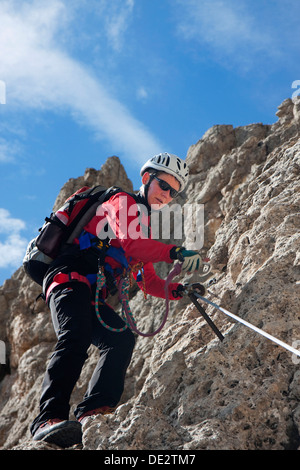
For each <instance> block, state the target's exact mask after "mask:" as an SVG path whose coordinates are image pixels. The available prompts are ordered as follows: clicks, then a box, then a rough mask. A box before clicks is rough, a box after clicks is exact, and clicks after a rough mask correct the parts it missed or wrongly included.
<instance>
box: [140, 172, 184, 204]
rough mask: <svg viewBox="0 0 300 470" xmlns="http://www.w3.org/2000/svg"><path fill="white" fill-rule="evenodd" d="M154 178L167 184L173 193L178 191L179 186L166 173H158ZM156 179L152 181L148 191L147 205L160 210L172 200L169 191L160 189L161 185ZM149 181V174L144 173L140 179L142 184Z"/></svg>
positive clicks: (175, 180) (176, 181)
mask: <svg viewBox="0 0 300 470" xmlns="http://www.w3.org/2000/svg"><path fill="white" fill-rule="evenodd" d="M156 178H158V180H162V181H165V182H166V183H168V184H169V186H171V188H173V189H175V191H179V189H180V184H179V181H178V180H177V179H176V178H175V177H174V176H172V175H169V174H168V173H159V174H158V175H157V176H156ZM156 178H153V179H152V181H151V184H150V186H149V189H148V204H149V205H150V206H151V205H156V207H157V208H158V209H161V208H162V207H164V206H165V205H167V204H169V202H171V201H172V199H173V198H172V196H171V194H170V189H168V190H163V189H162V188H161V187H160V184H161V183H160V182H159V181H158V180H157V179H156ZM149 179H150V173H148V172H146V173H144V174H143V177H142V183H143V184H147V183H148V181H149Z"/></svg>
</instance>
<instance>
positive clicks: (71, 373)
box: [30, 282, 135, 434]
mask: <svg viewBox="0 0 300 470" xmlns="http://www.w3.org/2000/svg"><path fill="white" fill-rule="evenodd" d="M49 307H50V310H51V315H52V321H53V326H54V329H55V332H56V335H57V338H58V341H57V344H56V346H55V350H54V353H53V355H52V357H51V360H50V363H49V365H48V367H47V371H46V374H45V378H44V382H43V386H42V395H41V400H40V414H39V415H38V416H37V418H36V419H35V420H34V421H33V423H32V424H31V428H30V430H31V432H32V434H34V432H35V431H36V429H37V428H38V427H39V426H40V425H41V424H42V423H44V422H45V421H47V420H48V419H51V418H52V419H53V418H60V419H69V410H70V405H69V401H70V396H71V393H72V390H73V388H74V386H75V384H76V382H77V380H78V378H79V376H80V373H81V370H82V367H83V365H84V362H85V360H86V359H87V350H88V348H89V346H90V345H91V344H94V345H95V346H96V347H97V348H98V349H99V351H100V359H99V361H98V364H97V366H96V368H95V370H94V373H93V375H92V377H91V380H90V382H89V384H88V388H87V391H86V393H85V395H84V397H83V400H82V402H81V403H79V404H78V405H77V408H76V410H75V417H76V418H77V419H78V418H79V417H80V416H81V415H82V414H83V413H85V412H86V411H90V410H93V409H95V408H99V407H101V406H110V407H115V406H116V405H117V404H118V402H119V400H120V398H121V395H122V392H123V389H124V379H125V373H126V370H127V367H128V365H129V363H130V360H131V356H132V351H133V348H134V344H135V338H134V335H133V333H132V332H131V330H130V329H128V328H127V329H126V330H125V331H123V332H121V333H118V332H113V331H109V330H108V329H106V328H105V327H104V326H102V325H101V324H100V322H99V320H98V319H97V317H96V313H95V310H94V307H93V306H92V304H91V293H90V289H89V287H88V286H87V285H86V284H83V283H81V282H70V283H66V284H62V285H61V286H59V287H56V288H55V289H54V290H53V292H52V293H51V294H50V298H49ZM100 314H101V317H102V319H103V320H104V322H105V323H107V324H108V325H110V326H112V327H113V328H122V327H123V326H124V322H123V320H122V319H121V318H120V317H119V315H118V314H117V313H116V312H114V310H112V309H111V308H110V307H109V306H108V305H104V306H103V307H102V306H101V307H100Z"/></svg>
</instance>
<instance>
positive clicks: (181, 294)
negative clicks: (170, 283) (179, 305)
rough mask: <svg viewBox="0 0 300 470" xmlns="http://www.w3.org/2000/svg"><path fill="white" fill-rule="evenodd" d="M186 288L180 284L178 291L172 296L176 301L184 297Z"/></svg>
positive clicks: (174, 290)
mask: <svg viewBox="0 0 300 470" xmlns="http://www.w3.org/2000/svg"><path fill="white" fill-rule="evenodd" d="M184 291H185V287H184V286H183V285H182V284H179V285H178V286H177V289H173V290H172V295H173V297H174V298H175V299H178V297H180V298H182V297H183V295H184Z"/></svg>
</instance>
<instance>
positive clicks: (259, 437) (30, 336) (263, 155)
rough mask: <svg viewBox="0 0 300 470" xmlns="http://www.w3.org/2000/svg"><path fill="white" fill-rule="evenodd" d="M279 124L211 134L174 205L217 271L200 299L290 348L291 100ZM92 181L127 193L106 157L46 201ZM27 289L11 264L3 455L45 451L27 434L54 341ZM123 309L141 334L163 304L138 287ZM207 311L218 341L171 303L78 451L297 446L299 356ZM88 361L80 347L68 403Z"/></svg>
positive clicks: (297, 200)
mask: <svg viewBox="0 0 300 470" xmlns="http://www.w3.org/2000/svg"><path fill="white" fill-rule="evenodd" d="M277 116H278V118H279V119H278V121H277V122H276V123H275V124H273V125H263V124H251V125H249V126H244V127H238V128H233V127H232V126H228V125H218V126H214V127H213V128H211V129H209V130H208V131H207V132H206V133H205V135H204V136H203V137H202V139H201V140H200V141H199V142H198V143H196V144H195V145H192V146H191V147H190V149H189V151H188V155H187V162H188V164H189V166H190V169H191V184H190V185H189V188H188V190H187V192H186V194H185V199H183V200H182V204H184V201H186V202H187V201H188V202H189V203H193V204H195V205H197V204H200V203H201V204H204V208H205V212H204V213H205V227H204V246H203V252H205V253H207V254H208V256H209V257H210V259H211V262H212V265H213V267H214V271H215V272H214V278H215V283H214V284H212V285H211V286H210V287H209V293H207V297H208V298H210V299H211V300H213V301H215V302H217V303H218V304H220V305H221V306H223V307H224V308H226V309H228V310H229V311H231V312H233V313H234V314H236V315H238V316H240V317H242V318H244V319H245V320H247V321H248V322H250V323H252V324H253V325H256V326H257V327H259V328H261V329H263V330H264V331H266V332H268V333H270V334H272V335H273V336H275V337H277V338H279V339H281V340H282V341H284V342H286V343H288V344H290V345H292V344H294V346H295V347H296V348H299V349H300V347H299V346H300V334H299V326H300V255H299V247H300V233H299V227H300V140H299V130H300V100H293V101H292V100H286V101H284V102H283V103H282V105H281V106H280V107H279V108H278V112H277ZM99 183H100V184H103V183H104V184H105V185H107V184H118V185H120V186H122V187H123V188H124V189H125V190H132V185H131V182H130V181H129V180H128V178H127V176H126V173H125V171H124V169H123V167H122V165H121V164H120V162H119V160H118V159H117V158H116V157H112V158H110V159H108V160H107V162H106V163H105V165H104V166H103V167H102V168H101V170H100V171H96V170H93V169H88V170H87V171H86V173H85V175H84V176H83V177H80V178H78V179H76V180H70V181H69V182H67V183H66V185H65V186H64V188H63V189H62V191H61V193H60V195H59V196H58V198H57V201H56V203H55V207H58V206H59V204H60V202H61V201H62V200H64V199H65V198H66V196H67V195H69V194H70V193H72V192H73V191H74V190H75V189H77V188H78V187H80V186H83V185H85V184H89V185H92V184H99ZM187 230H189V223H187V227H186V231H187ZM157 269H158V270H159V272H160V273H162V275H163V276H165V275H166V273H167V272H168V271H167V270H166V267H165V266H158V267H157ZM194 279H196V276H195V275H193V276H187V277H186V279H184V280H185V281H186V280H194ZM207 281H209V280H207ZM39 292H40V290H39V288H38V286H36V285H34V283H33V282H31V281H30V280H29V279H28V278H27V277H26V276H25V274H24V272H23V268H20V269H19V270H18V271H17V272H16V273H15V274H14V275H13V276H12V278H11V279H8V280H7V281H5V283H4V285H3V286H2V287H1V288H0V332H1V336H0V339H1V340H2V341H4V342H5V344H6V347H7V363H8V361H9V366H8V365H7V366H2V369H1V376H0V378H1V379H2V380H1V382H0V413H1V414H0V447H1V448H2V449H51V448H55V446H49V445H47V444H44V443H34V442H33V441H32V440H31V437H30V434H29V430H28V426H29V424H30V422H31V421H32V419H33V418H34V417H35V415H36V414H37V412H38V402H39V395H40V387H41V382H42V379H43V375H44V370H45V363H46V362H47V360H48V358H49V356H50V354H51V351H52V348H53V345H54V343H55V337H54V333H53V329H52V325H51V320H50V315H49V311H48V309H47V307H46V306H45V305H44V303H43V301H41V300H39V301H37V302H36V301H35V298H36V297H37V295H38V294H39ZM131 307H132V310H133V312H134V316H135V319H136V321H137V324H138V327H139V329H140V330H141V331H144V332H145V331H149V330H151V329H155V328H157V326H158V325H159V324H160V322H161V320H162V317H163V314H164V309H165V305H164V302H163V301H162V300H160V299H154V298H152V299H151V298H148V299H147V300H144V298H143V295H142V293H141V292H137V293H136V294H135V295H134V297H133V298H132V300H131ZM205 309H206V312H207V313H209V315H210V316H211V318H212V319H213V320H214V322H215V323H216V324H217V326H218V328H219V329H220V330H221V331H222V333H223V335H224V341H223V342H220V341H219V339H218V338H216V336H215V335H214V333H213V332H212V330H211V329H210V328H209V326H208V325H207V323H206V322H205V321H204V320H203V319H202V317H200V316H199V314H198V311H197V310H196V309H195V307H193V306H192V305H191V304H190V303H189V302H188V301H187V300H186V299H184V300H182V301H179V302H173V303H172V308H171V312H170V315H169V318H168V321H167V324H166V325H165V327H164V329H163V330H162V332H161V333H160V334H158V335H157V336H155V337H154V338H145V337H142V336H139V337H138V339H137V345H136V348H135V351H134V355H133V359H132V363H131V365H130V367H129V370H128V374H127V381H126V388H125V391H124V394H123V397H122V400H121V403H120V406H119V407H118V408H117V410H116V412H115V413H114V414H113V415H107V416H105V417H96V418H94V419H92V418H90V419H89V420H88V421H87V422H86V423H85V424H84V428H83V431H84V433H83V449H86V450H89V449H98V450H101V449H109V450H114V449H126V450H138V449H150V450H154V449H159V450H163V449H165V450H174V449H178V450H180V449H184V450H201V449H216V450H221V449H228V450H236V449H240V450H247V449H249V450H255V449H261V450H263V449H265V450H267V449H270V450H281V449H298V448H299V446H300V403H299V399H300V373H299V366H298V364H299V361H300V358H298V357H296V356H293V355H292V353H290V352H288V351H286V350H285V349H284V348H282V347H281V346H278V345H276V344H275V343H273V342H272V341H270V340H268V339H266V338H263V337H261V336H260V335H258V334H257V333H255V332H253V331H251V330H250V329H248V328H246V327H245V326H243V325H241V324H239V323H237V322H235V321H233V320H231V319H230V318H229V317H227V316H226V315H224V314H222V313H220V312H218V311H217V310H216V309H214V308H213V307H211V306H209V307H207V306H206V307H205ZM96 360H97V358H96V355H95V351H94V350H93V349H92V348H91V350H90V356H89V359H88V360H87V362H86V365H85V367H84V370H83V372H82V375H81V377H80V380H79V382H78V384H77V386H76V388H75V389H74V393H73V396H72V403H73V404H74V403H76V402H78V401H79V400H80V398H81V396H82V395H83V393H84V391H85V387H86V384H87V382H88V379H89V377H90V375H91V373H92V370H93V366H94V365H95V362H96Z"/></svg>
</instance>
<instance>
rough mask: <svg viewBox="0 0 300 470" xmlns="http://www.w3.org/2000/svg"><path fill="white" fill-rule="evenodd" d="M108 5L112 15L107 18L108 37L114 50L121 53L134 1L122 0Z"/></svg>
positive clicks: (107, 3) (109, 2)
mask: <svg viewBox="0 0 300 470" xmlns="http://www.w3.org/2000/svg"><path fill="white" fill-rule="evenodd" d="M105 3H106V5H107V7H108V8H109V9H110V14H109V15H106V18H105V30H106V34H107V37H108V39H109V41H110V43H111V45H112V47H113V49H114V50H116V51H120V50H121V49H122V47H123V36H124V33H125V31H126V30H127V28H128V26H129V23H130V17H131V13H132V11H133V7H134V0H122V2H121V3H120V2H115V3H113V2H111V0H109V1H108V2H107V0H106V2H105Z"/></svg>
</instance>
